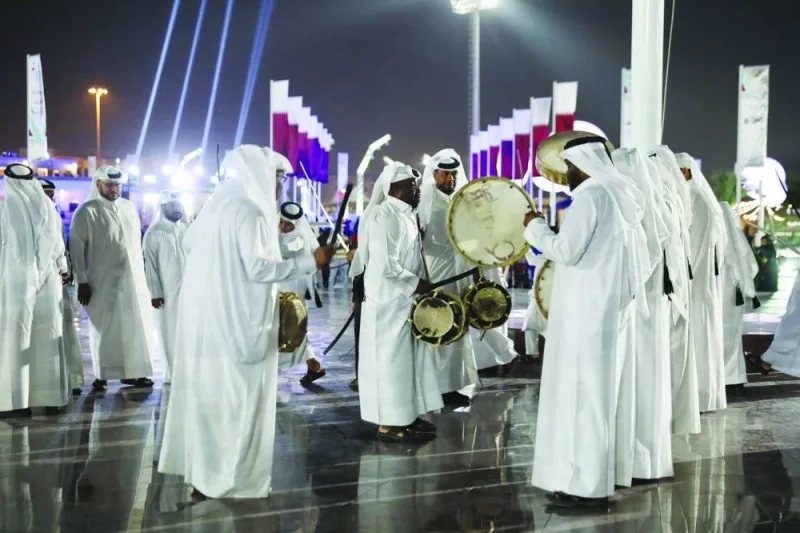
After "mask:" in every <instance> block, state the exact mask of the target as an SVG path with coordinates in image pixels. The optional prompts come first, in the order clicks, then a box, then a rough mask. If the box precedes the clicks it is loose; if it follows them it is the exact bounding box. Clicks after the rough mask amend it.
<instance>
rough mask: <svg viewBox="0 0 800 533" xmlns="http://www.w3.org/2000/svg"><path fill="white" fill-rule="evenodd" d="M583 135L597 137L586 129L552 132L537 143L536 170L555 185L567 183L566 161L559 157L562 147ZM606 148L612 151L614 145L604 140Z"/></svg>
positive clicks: (581, 137)
mask: <svg viewBox="0 0 800 533" xmlns="http://www.w3.org/2000/svg"><path fill="white" fill-rule="evenodd" d="M584 137H597V134H595V133H589V132H587V131H565V132H562V133H554V134H553V135H551V136H550V137H548V138H547V139H545V140H543V141H542V142H541V144H539V148H537V149H536V161H535V165H536V170H538V171H539V174H541V175H542V176H543V177H544V178H545V179H547V181H550V182H552V183H555V184H556V185H564V186H566V185H569V181H568V180H567V162H566V161H564V158H563V157H561V154H562V152H563V151H564V147H565V146H566V145H567V143H568V142H570V141H573V140H575V139H583V138H584ZM605 144H606V148H608V152H609V153H611V152H613V151H614V145H612V144H611V143H610V142H609V141H606V143H605Z"/></svg>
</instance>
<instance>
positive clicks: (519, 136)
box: [512, 109, 531, 179]
mask: <svg viewBox="0 0 800 533" xmlns="http://www.w3.org/2000/svg"><path fill="white" fill-rule="evenodd" d="M513 117H514V174H513V175H512V177H513V178H514V179H521V178H522V177H524V176H525V174H526V173H527V172H528V159H529V156H528V152H529V151H530V144H531V110H530V109H515V110H514V114H513Z"/></svg>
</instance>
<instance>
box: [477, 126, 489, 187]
mask: <svg viewBox="0 0 800 533" xmlns="http://www.w3.org/2000/svg"><path fill="white" fill-rule="evenodd" d="M478 135H479V136H480V143H481V146H480V148H481V154H480V156H481V157H480V164H481V168H480V170H479V177H481V178H483V177H486V176H488V175H489V132H488V131H482V132H480V133H479V134H478Z"/></svg>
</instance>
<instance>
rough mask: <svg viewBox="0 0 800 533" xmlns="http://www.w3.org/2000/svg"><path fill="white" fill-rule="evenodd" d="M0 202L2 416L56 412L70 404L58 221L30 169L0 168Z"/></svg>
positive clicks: (62, 253)
mask: <svg viewBox="0 0 800 533" xmlns="http://www.w3.org/2000/svg"><path fill="white" fill-rule="evenodd" d="M4 178H5V179H4V181H5V201H4V202H3V203H2V204H0V273H2V275H0V278H2V279H1V280H0V412H6V411H18V410H22V409H29V408H31V407H46V408H51V409H54V410H59V409H61V408H63V407H64V406H65V405H67V403H68V402H69V397H70V388H69V372H68V370H67V363H66V359H65V357H64V354H63V353H62V351H61V350H60V347H61V336H62V327H63V317H62V314H61V298H62V296H61V286H62V283H63V280H65V279H66V277H67V271H66V264H65V262H64V261H63V259H64V240H63V238H62V235H61V225H60V220H59V217H58V215H57V213H56V211H55V209H53V205H52V203H51V202H50V200H48V198H47V196H46V195H45V193H44V190H43V189H42V186H41V185H40V184H39V182H38V181H37V180H36V179H34V171H33V169H32V168H30V167H28V166H27V165H20V164H11V165H8V166H7V167H6V168H5V170H4Z"/></svg>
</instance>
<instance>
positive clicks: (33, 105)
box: [27, 55, 49, 161]
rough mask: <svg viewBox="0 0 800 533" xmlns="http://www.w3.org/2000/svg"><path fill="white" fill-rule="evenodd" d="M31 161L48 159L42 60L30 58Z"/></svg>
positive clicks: (29, 111)
mask: <svg viewBox="0 0 800 533" xmlns="http://www.w3.org/2000/svg"><path fill="white" fill-rule="evenodd" d="M27 157H28V160H29V161H36V160H38V159H47V158H48V157H49V156H48V155H47V111H46V110H45V105H44V80H43V78H42V59H41V57H40V56H38V55H34V56H28V153H27Z"/></svg>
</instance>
